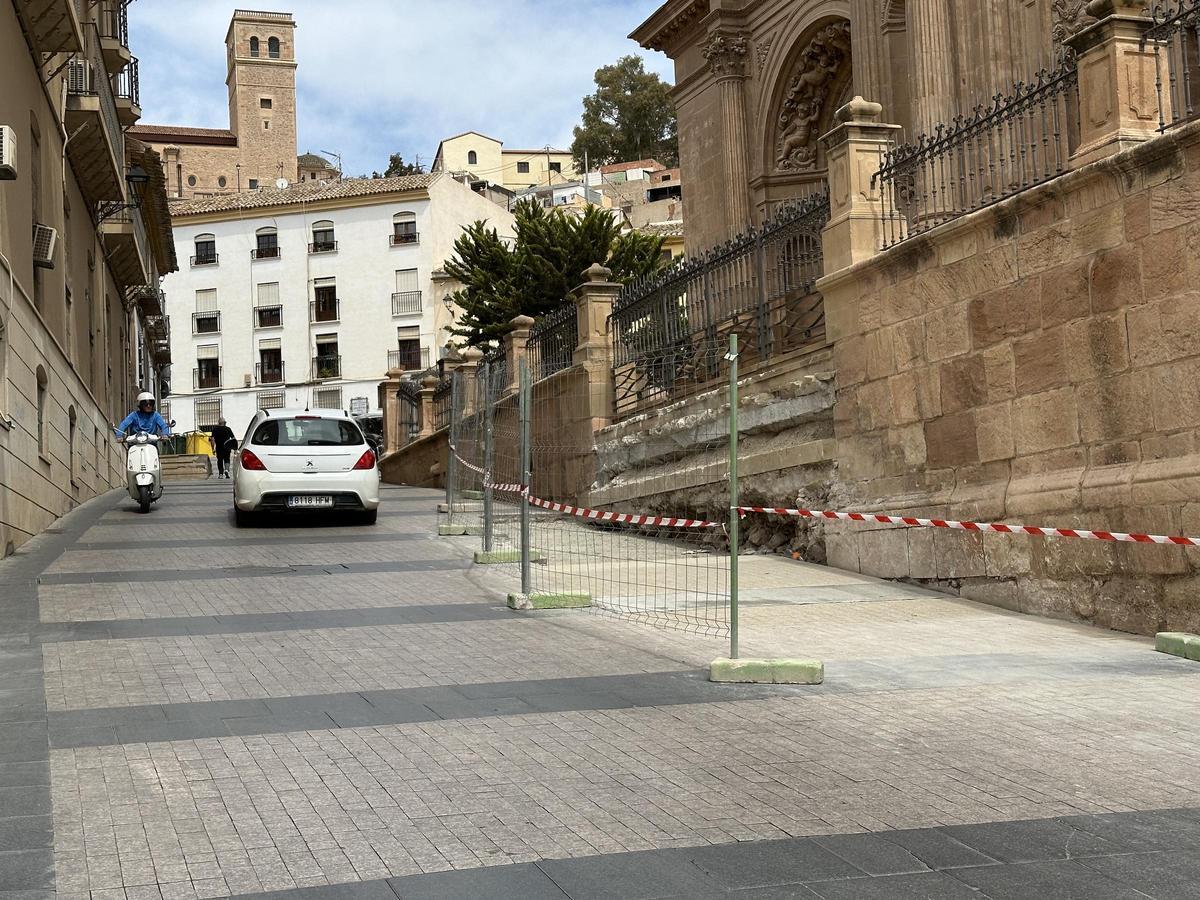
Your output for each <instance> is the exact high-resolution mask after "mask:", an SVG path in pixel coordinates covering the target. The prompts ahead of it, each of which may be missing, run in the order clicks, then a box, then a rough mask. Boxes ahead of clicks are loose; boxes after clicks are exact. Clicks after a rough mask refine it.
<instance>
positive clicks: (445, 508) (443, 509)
mask: <svg viewBox="0 0 1200 900" xmlns="http://www.w3.org/2000/svg"><path fill="white" fill-rule="evenodd" d="M437 511H438V512H440V513H448V512H450V504H449V503H439V504H438V508H437Z"/></svg>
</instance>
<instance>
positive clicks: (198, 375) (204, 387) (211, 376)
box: [192, 366, 221, 391]
mask: <svg viewBox="0 0 1200 900" xmlns="http://www.w3.org/2000/svg"><path fill="white" fill-rule="evenodd" d="M220 387H221V367H220V366H212V367H205V368H199V367H197V368H195V369H192V390H195V391H209V390H216V389H219V388H220Z"/></svg>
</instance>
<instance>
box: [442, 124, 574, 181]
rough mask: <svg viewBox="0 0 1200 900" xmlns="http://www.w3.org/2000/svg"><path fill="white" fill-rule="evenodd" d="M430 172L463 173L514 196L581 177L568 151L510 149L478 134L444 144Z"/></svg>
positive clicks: (447, 140) (461, 136)
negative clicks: (531, 189)
mask: <svg viewBox="0 0 1200 900" xmlns="http://www.w3.org/2000/svg"><path fill="white" fill-rule="evenodd" d="M431 168H432V171H434V172H447V173H452V174H453V173H460V172H465V173H467V174H468V175H470V176H471V177H472V178H473V179H475V180H478V181H487V182H490V183H492V184H498V185H500V186H501V187H503V188H504V189H506V190H509V191H512V192H514V193H518V192H520V191H524V190H528V189H529V188H532V187H538V186H540V185H546V186H550V185H557V184H565V183H567V182H569V181H572V180H574V179H577V178H578V177H579V174H580V173H579V171H578V170H577V169H576V167H575V161H574V159H573V157H572V156H571V152H570V151H569V150H557V149H555V148H553V147H550V148H546V147H542V148H540V149H533V150H518V149H509V148H506V147H505V146H504V142H503V141H500V140H497V139H496V138H493V137H488V136H487V135H486V134H480V133H479V132H478V131H467V132H464V133H462V134H457V135H455V136H454V137H449V138H446V139H445V140H443V141H442V142H441V143H440V144H438V149H437V153H436V154H434V159H433V166H432V167H431Z"/></svg>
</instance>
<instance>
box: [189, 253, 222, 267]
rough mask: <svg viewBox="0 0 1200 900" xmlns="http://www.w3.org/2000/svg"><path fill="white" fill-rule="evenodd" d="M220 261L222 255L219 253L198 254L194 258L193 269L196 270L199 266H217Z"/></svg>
mask: <svg viewBox="0 0 1200 900" xmlns="http://www.w3.org/2000/svg"><path fill="white" fill-rule="evenodd" d="M220 261H221V254H219V253H198V254H197V255H195V256H193V257H192V268H193V269H194V268H196V267H197V266H215V265H216V264H217V263H218V262H220Z"/></svg>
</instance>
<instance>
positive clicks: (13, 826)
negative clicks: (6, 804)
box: [0, 810, 54, 853]
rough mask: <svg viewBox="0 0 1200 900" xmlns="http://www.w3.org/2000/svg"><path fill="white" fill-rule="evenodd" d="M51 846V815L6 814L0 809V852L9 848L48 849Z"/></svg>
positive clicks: (52, 821)
mask: <svg viewBox="0 0 1200 900" xmlns="http://www.w3.org/2000/svg"><path fill="white" fill-rule="evenodd" d="M53 846H54V820H53V817H52V816H50V815H41V816H7V815H5V812H4V811H3V810H0V853H2V852H7V851H10V850H49V849H51V848H52V847H53Z"/></svg>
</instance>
